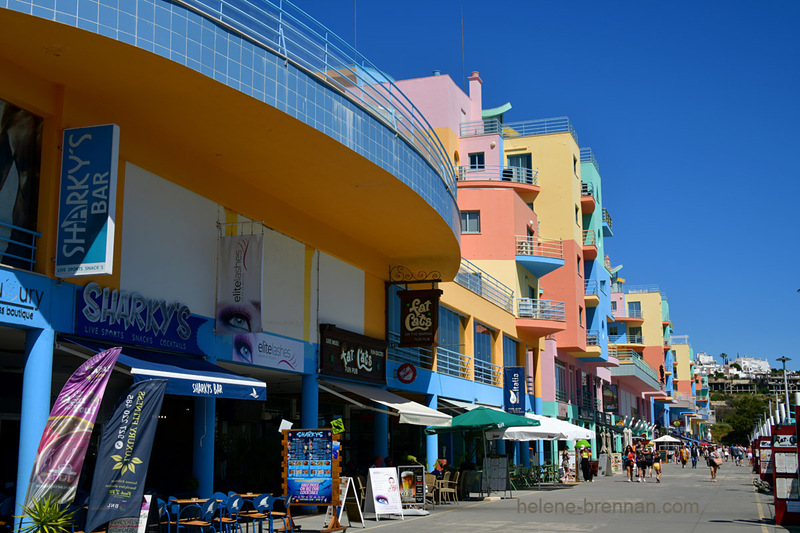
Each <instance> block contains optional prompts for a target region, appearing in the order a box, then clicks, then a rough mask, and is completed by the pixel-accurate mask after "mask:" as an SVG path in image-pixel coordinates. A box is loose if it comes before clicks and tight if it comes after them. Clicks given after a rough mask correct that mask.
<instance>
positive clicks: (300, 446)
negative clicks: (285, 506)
mask: <svg viewBox="0 0 800 533" xmlns="http://www.w3.org/2000/svg"><path fill="white" fill-rule="evenodd" d="M287 438H288V449H287V458H286V460H287V467H286V473H287V490H288V492H289V494H290V495H291V496H292V497H293V501H294V502H295V503H319V504H322V503H332V502H333V431H331V430H329V429H301V430H289V431H288V432H287Z"/></svg>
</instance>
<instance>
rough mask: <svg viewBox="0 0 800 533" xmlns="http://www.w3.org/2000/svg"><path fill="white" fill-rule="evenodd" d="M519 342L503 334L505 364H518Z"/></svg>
mask: <svg viewBox="0 0 800 533" xmlns="http://www.w3.org/2000/svg"><path fill="white" fill-rule="evenodd" d="M518 348H519V343H518V342H517V341H515V340H514V339H512V338H511V337H509V336H508V335H503V366H517V349H518Z"/></svg>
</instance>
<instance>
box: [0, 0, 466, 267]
mask: <svg viewBox="0 0 800 533" xmlns="http://www.w3.org/2000/svg"><path fill="white" fill-rule="evenodd" d="M84 4H87V5H88V6H89V9H85V7H86V6H85V5H84ZM79 6H80V10H79V9H78V7H79ZM91 6H94V7H93V9H92V7H91ZM30 13H34V15H30ZM56 20H57V21H58V22H55V21H56ZM0 24H2V27H3V28H6V29H7V30H6V31H3V32H2V33H1V34H0V50H2V51H0V61H2V62H3V64H7V65H11V64H14V65H24V69H25V76H26V79H25V82H24V83H27V84H28V85H18V87H20V89H19V91H20V94H27V95H29V97H30V99H31V102H30V106H37V107H40V108H41V109H42V113H43V114H48V115H53V116H54V117H55V118H54V120H56V121H64V120H66V121H67V122H69V121H70V120H91V121H92V123H97V124H103V123H107V122H115V123H117V124H118V125H119V126H120V129H121V132H122V139H123V142H124V143H127V144H126V145H125V156H126V157H128V158H130V160H132V161H135V162H136V163H137V164H139V165H142V166H144V167H146V168H148V169H157V173H158V174H159V175H162V176H165V177H168V178H169V179H170V180H171V181H173V182H174V183H176V184H177V185H179V186H182V187H185V188H187V189H189V190H192V191H193V192H195V193H197V194H199V195H201V196H204V197H206V198H211V199H215V200H219V201H220V203H224V204H225V205H226V207H229V208H230V209H231V210H234V211H236V212H238V213H241V214H242V215H244V216H246V217H248V218H251V219H254V220H264V221H265V222H266V223H267V224H268V225H269V226H270V227H271V228H273V229H275V230H277V231H280V232H282V233H285V234H287V235H289V236H291V237H293V238H295V239H297V240H300V241H302V242H305V243H307V244H309V245H310V246H314V247H317V248H319V249H323V250H326V251H328V252H329V253H332V254H333V255H338V256H340V257H347V258H351V259H355V260H357V262H358V264H359V265H360V266H362V267H363V268H366V269H368V270H370V271H373V272H388V271H389V268H390V267H391V266H392V265H398V264H400V265H404V266H407V267H409V268H411V269H413V268H418V269H424V270H426V271H431V270H437V271H439V272H440V273H441V276H442V278H443V279H452V276H454V275H455V273H456V271H457V270H458V263H459V258H460V253H459V238H460V220H459V214H458V206H457V203H456V198H455V195H456V185H455V172H454V169H453V168H452V166H451V164H450V162H449V161H450V160H449V156H448V154H447V153H446V152H445V150H444V148H443V146H442V144H441V142H440V141H439V140H438V138H437V137H436V136H435V134H434V133H433V128H432V127H431V126H430V125H429V124H428V123H427V121H426V120H425V119H424V117H423V116H422V114H421V113H420V112H419V110H417V109H416V107H415V106H414V104H413V103H412V102H410V101H409V100H408V99H407V98H406V97H405V96H404V94H403V93H402V92H401V91H400V90H399V89H398V88H397V87H396V86H395V84H394V83H393V82H392V80H391V78H390V77H389V76H387V75H385V74H383V73H382V72H381V71H380V70H379V69H377V68H376V67H375V66H374V65H372V64H371V63H370V62H369V61H368V60H366V59H365V58H364V57H362V56H361V55H360V54H358V53H357V52H356V51H355V50H353V49H352V48H351V47H350V46H348V45H347V44H346V43H345V42H344V41H343V40H341V39H339V38H338V37H337V36H336V35H334V34H333V33H331V32H330V31H329V30H327V29H326V28H325V27H324V26H322V25H321V24H320V23H319V22H317V21H315V20H314V19H313V18H311V17H309V16H308V15H307V14H305V13H304V12H303V11H302V10H300V9H298V8H297V7H295V6H294V5H292V4H291V3H289V2H288V1H285V0H282V1H281V2H280V3H278V2H277V0H275V1H270V0H258V1H256V0H226V1H222V2H213V3H212V2H203V1H200V0H182V1H179V2H171V1H167V0H153V1H149V2H137V3H133V2H110V3H105V2H104V3H103V5H102V7H101V8H100V9H98V6H97V2H88V3H87V2H66V3H58V12H57V11H56V4H55V3H53V2H51V3H49V5H47V3H45V4H42V3H41V2H37V1H33V0H19V1H16V2H14V3H13V4H12V5H10V8H9V9H2V10H0ZM11 28H13V30H10V29H11ZM43 51H44V52H43ZM355 65H358V66H357V67H356V66H355ZM28 86H30V87H33V89H31V90H27V89H25V87H28ZM24 90H26V91H27V92H24V93H23V91H24ZM67 97H68V98H69V99H68V100H67ZM65 101H66V102H68V103H70V105H72V106H73V108H74V107H75V106H80V105H85V106H88V105H89V104H91V105H90V109H91V110H90V111H86V112H85V116H83V117H69V118H68V117H59V116H57V113H58V111H59V110H60V109H62V107H63V106H64V105H65V104H64V102H65ZM23 104H24V102H23ZM47 106H52V109H51V108H49V107H47ZM165 152H166V153H172V154H179V155H180V156H179V157H176V158H175V159H180V163H178V162H177V161H170V160H169V158H166V157H165V156H164V155H163V153H165ZM221 184H224V186H222V185H221ZM409 213H414V216H413V217H412V216H409ZM398 220H402V221H403V231H401V232H398V231H397V223H398ZM389 234H391V235H392V236H393V237H392V238H391V239H387V238H386V235H389ZM419 235H425V236H426V237H425V238H424V239H420V238H419V237H418V236H419ZM390 258H391V259H390ZM423 258H424V259H423Z"/></svg>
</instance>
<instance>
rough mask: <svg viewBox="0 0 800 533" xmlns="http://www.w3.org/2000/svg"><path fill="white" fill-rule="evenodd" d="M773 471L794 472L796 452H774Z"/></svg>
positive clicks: (795, 470)
mask: <svg viewBox="0 0 800 533" xmlns="http://www.w3.org/2000/svg"><path fill="white" fill-rule="evenodd" d="M774 457H775V473H776V474H796V473H797V454H796V453H793V452H777V451H776V452H775V453H774Z"/></svg>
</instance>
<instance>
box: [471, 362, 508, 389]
mask: <svg viewBox="0 0 800 533" xmlns="http://www.w3.org/2000/svg"><path fill="white" fill-rule="evenodd" d="M502 375H503V369H502V368H501V367H500V366H498V365H495V364H493V363H490V362H488V361H480V360H478V359H476V360H475V381H477V382H478V383H486V384H487V385H494V386H496V387H499V386H500V380H501V377H502Z"/></svg>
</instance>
